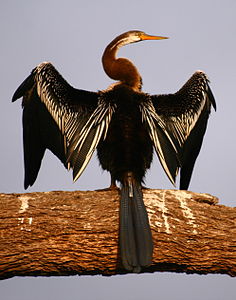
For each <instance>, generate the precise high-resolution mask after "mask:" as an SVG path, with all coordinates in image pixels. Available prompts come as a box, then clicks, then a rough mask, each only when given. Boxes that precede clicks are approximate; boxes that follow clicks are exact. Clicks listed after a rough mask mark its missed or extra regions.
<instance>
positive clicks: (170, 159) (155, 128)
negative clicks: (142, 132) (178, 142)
mask: <svg viewBox="0 0 236 300" xmlns="http://www.w3.org/2000/svg"><path fill="white" fill-rule="evenodd" d="M140 111H141V113H142V121H143V122H144V123H145V124H146V127H147V129H148V133H149V136H150V138H151V140H152V142H153V144H154V148H155V150H156V153H157V156H158V158H159V160H160V163H161V165H162V167H163V169H164V171H165V172H166V174H167V176H168V177H169V179H170V181H171V182H172V183H173V184H174V185H175V178H176V175H177V171H178V168H179V160H178V156H177V153H178V151H177V149H176V146H175V144H174V143H173V138H172V137H171V133H170V132H168V131H167V130H166V125H165V123H164V122H163V120H162V119H161V118H160V117H159V116H158V114H157V113H156V111H155V109H154V106H153V104H152V101H151V99H149V100H146V101H145V102H141V103H140Z"/></svg>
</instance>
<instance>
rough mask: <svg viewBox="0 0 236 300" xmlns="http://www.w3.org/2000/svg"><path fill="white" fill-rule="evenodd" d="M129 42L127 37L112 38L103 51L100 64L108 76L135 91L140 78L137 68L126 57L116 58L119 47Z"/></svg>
mask: <svg viewBox="0 0 236 300" xmlns="http://www.w3.org/2000/svg"><path fill="white" fill-rule="evenodd" d="M129 43H130V41H128V40H127V39H121V36H119V37H117V38H116V39H114V40H113V41H112V42H111V43H110V44H109V45H108V46H107V47H106V49H105V51H104V53H103V56H102V64H103V68H104V71H105V72H106V74H107V75H108V76H109V77H110V78H112V79H114V80H119V81H121V82H122V83H124V84H126V85H128V86H130V87H131V88H132V89H134V90H135V91H140V89H141V85H142V79H141V76H140V74H139V72H138V70H137V68H136V67H135V66H134V64H133V63H132V62H131V61H130V60H128V59H127V58H116V53H117V51H118V50H119V49H120V47H122V46H124V45H127V44H129Z"/></svg>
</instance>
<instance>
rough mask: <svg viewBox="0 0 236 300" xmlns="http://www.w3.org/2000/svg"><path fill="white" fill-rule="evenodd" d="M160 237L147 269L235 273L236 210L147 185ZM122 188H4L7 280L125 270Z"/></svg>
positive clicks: (0, 259)
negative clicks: (43, 190)
mask: <svg viewBox="0 0 236 300" xmlns="http://www.w3.org/2000/svg"><path fill="white" fill-rule="evenodd" d="M144 200H145V204H146V207H147V210H148V214H149V220H150V225H151V228H152V234H153V241H154V254H153V263H152V265H151V266H150V267H148V268H146V269H144V270H143V271H144V272H155V271H173V272H186V273H198V274H207V273H222V274H228V275H231V276H235V275H236V208H231V207H225V206H223V205H217V204H216V203H217V198H215V197H213V196H211V195H208V194H197V193H192V192H187V191H178V190H148V189H145V190H144ZM118 223H119V193H118V191H86V192H80V191H76V192H63V191H57V192H48V193H27V194H0V278H2V279H4V278H9V277H13V276H39V275H40V276H51V275H60V276H61V275H73V274H80V275H85V274H103V275H112V274H122V273H126V272H127V271H125V270H124V269H123V268H122V265H121V263H120V258H119V251H118V249H119V248H118V226H119V224H118Z"/></svg>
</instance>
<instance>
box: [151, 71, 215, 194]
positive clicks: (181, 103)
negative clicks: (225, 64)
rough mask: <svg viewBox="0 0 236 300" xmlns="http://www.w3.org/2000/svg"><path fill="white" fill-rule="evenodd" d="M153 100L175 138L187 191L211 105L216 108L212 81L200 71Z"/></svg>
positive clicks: (182, 186)
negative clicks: (174, 88)
mask: <svg viewBox="0 0 236 300" xmlns="http://www.w3.org/2000/svg"><path fill="white" fill-rule="evenodd" d="M151 99H152V102H153V105H154V107H155V110H156V112H157V114H158V115H159V116H160V117H161V119H162V120H163V121H164V123H165V125H166V128H167V129H168V131H169V132H170V133H171V135H172V136H173V139H172V140H173V141H174V143H175V146H176V148H177V149H178V153H179V157H180V161H181V172H180V189H187V188H188V186H189V182H190V179H191V175H192V171H193V167H194V164H195V161H196V159H197V156H198V154H199V151H200V149H201V145H202V141H203V137H204V134H205V131H206V127H207V122H208V117H209V114H210V111H211V106H213V107H214V109H216V103H215V99H214V96H213V94H212V92H211V89H210V87H209V80H208V78H207V76H206V74H205V73H204V72H202V71H197V72H195V73H194V74H193V75H192V77H191V78H190V79H189V80H188V81H187V82H186V84H185V85H184V86H183V87H182V88H181V89H180V90H179V91H178V92H177V93H175V94H169V95H154V96H151Z"/></svg>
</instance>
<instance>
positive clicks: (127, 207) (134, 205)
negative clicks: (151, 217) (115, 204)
mask: <svg viewBox="0 0 236 300" xmlns="http://www.w3.org/2000/svg"><path fill="white" fill-rule="evenodd" d="M152 252H153V243H152V234H151V230H150V226H149V221H148V215H147V211H146V208H145V205H144V203H143V194H142V190H141V184H140V183H138V182H137V181H136V180H135V179H134V178H133V175H132V173H131V172H129V173H127V176H126V177H125V180H124V182H123V184H122V185H121V197H120V253H121V259H122V263H123V266H124V267H125V268H126V269H127V270H129V271H133V272H140V271H141V267H145V266H148V265H150V264H151V262H152Z"/></svg>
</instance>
